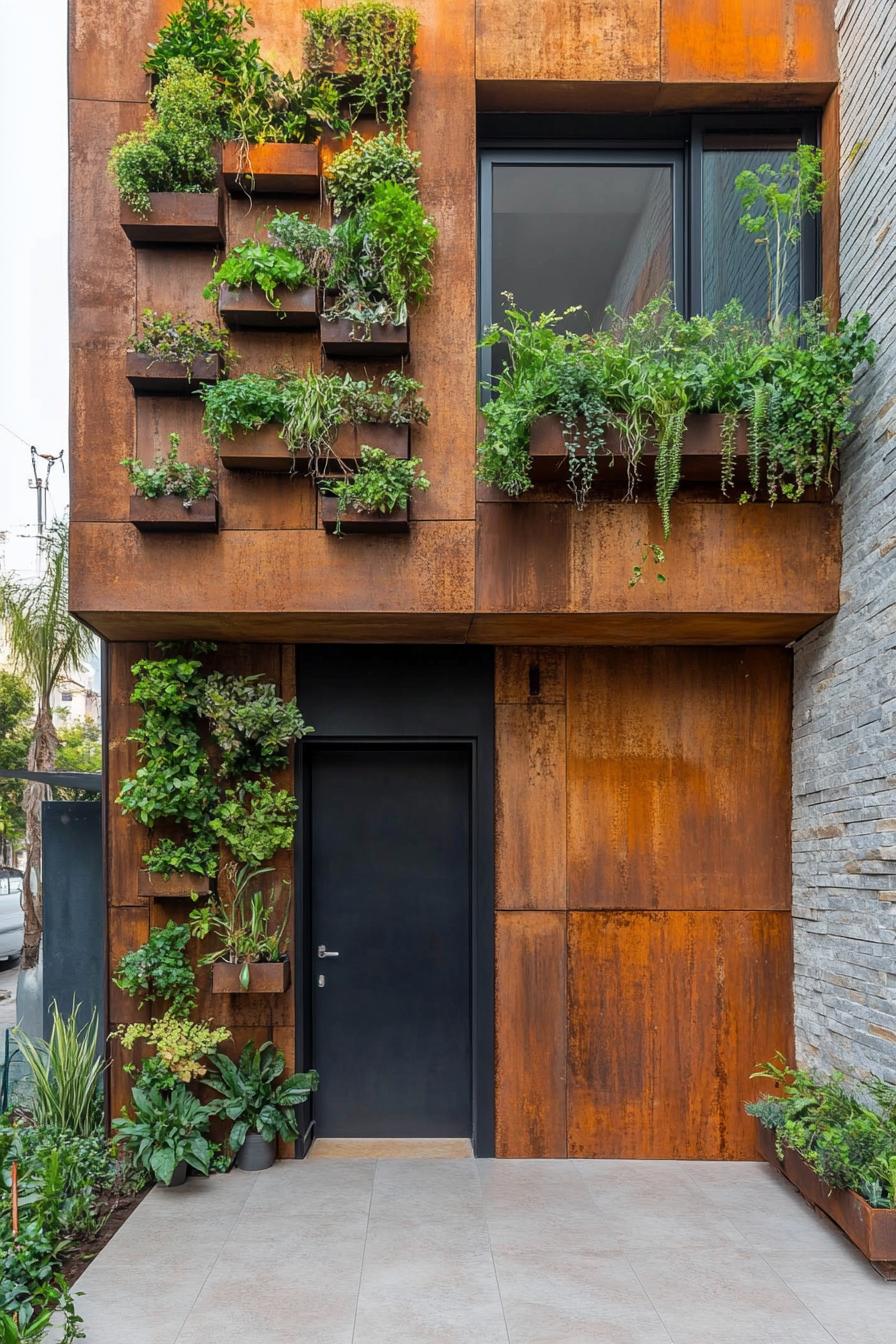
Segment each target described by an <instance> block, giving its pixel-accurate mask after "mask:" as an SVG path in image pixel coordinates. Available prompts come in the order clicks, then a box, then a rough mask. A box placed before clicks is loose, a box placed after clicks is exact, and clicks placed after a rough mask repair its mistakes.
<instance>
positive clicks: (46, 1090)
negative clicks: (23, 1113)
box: [13, 1002, 106, 1135]
mask: <svg viewBox="0 0 896 1344" xmlns="http://www.w3.org/2000/svg"><path fill="white" fill-rule="evenodd" d="M79 1009H80V1004H77V1003H73V1004H72V1010H71V1013H70V1014H69V1016H68V1017H63V1015H62V1013H61V1012H60V1011H59V1006H58V1004H56V1003H55V1002H54V1003H53V1004H52V1006H51V1016H52V1026H51V1028H50V1039H49V1040H48V1041H43V1040H34V1039H32V1038H31V1037H29V1036H27V1035H25V1033H24V1032H23V1031H22V1030H21V1028H18V1027H16V1028H15V1029H14V1032H13V1034H14V1036H15V1040H16V1044H17V1046H18V1048H19V1052H20V1054H21V1055H22V1058H23V1059H24V1061H25V1063H26V1064H27V1066H28V1068H29V1070H30V1072H31V1083H32V1088H33V1101H32V1110H33V1114H34V1118H35V1120H36V1121H37V1123H38V1124H39V1125H44V1126H47V1127H49V1128H53V1129H56V1130H67V1131H68V1132H69V1133H71V1134H80V1135H88V1134H91V1133H92V1132H93V1131H94V1130H95V1129H96V1127H97V1125H98V1124H99V1122H100V1119H101V1103H100V1097H99V1082H100V1079H101V1077H102V1075H103V1072H104V1070H105V1067H106V1065H105V1063H104V1062H103V1059H102V1057H101V1056H100V1055H99V1053H98V1048H97V1046H98V1032H99V1026H98V1023H97V1015H96V1009H94V1011H93V1013H92V1014H91V1016H90V1020H89V1021H88V1022H87V1024H86V1025H85V1026H83V1027H79V1026H78V1012H79Z"/></svg>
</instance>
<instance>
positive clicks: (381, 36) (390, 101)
mask: <svg viewBox="0 0 896 1344" xmlns="http://www.w3.org/2000/svg"><path fill="white" fill-rule="evenodd" d="M303 18H304V19H305V23H306V24H307V26H308V36H307V38H306V41H305V64H306V66H307V67H308V69H309V70H310V71H311V72H312V74H314V75H318V76H322V75H325V74H330V75H331V77H332V78H333V80H334V83H335V84H336V85H337V87H338V88H340V89H342V90H343V92H344V93H345V96H346V97H347V99H348V103H349V107H350V109H351V112H352V116H353V117H358V116H361V115H362V113H368V114H372V115H373V116H375V117H376V118H377V120H378V121H384V122H386V124H387V125H389V126H401V127H403V126H404V124H405V120H406V117H407V102H408V99H409V97H410V94H411V88H412V85H413V71H412V66H413V58H414V43H415V42H416V40H417V28H418V19H417V15H416V13H415V12H414V11H413V10H412V9H399V8H398V6H397V5H391V4H384V3H381V0H360V3H357V4H352V5H341V6H339V7H338V8H336V9H306V10H305V11H304V14H303Z"/></svg>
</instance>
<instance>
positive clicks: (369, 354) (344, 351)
mask: <svg viewBox="0 0 896 1344" xmlns="http://www.w3.org/2000/svg"><path fill="white" fill-rule="evenodd" d="M320 343H321V347H322V349H323V352H324V354H325V355H326V356H327V358H328V359H342V360H344V359H403V358H404V357H405V356H406V355H408V354H409V353H410V348H411V347H410V338H409V328H408V324H407V323H405V324H404V325H403V326H401V327H394V326H391V325H389V324H387V325H386V326H381V325H380V324H379V323H378V322H377V323H374V325H373V326H372V327H371V328H370V335H369V336H365V335H364V329H363V327H362V326H360V325H359V324H358V323H357V322H350V321H349V320H348V318H345V317H322V318H321V319H320Z"/></svg>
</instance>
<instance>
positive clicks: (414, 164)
mask: <svg viewBox="0 0 896 1344" xmlns="http://www.w3.org/2000/svg"><path fill="white" fill-rule="evenodd" d="M419 173H420V154H419V152H418V151H417V150H415V149H410V148H409V146H408V144H407V142H406V141H405V140H403V139H402V138H401V137H400V136H398V135H396V134H395V133H394V131H381V132H380V133H379V135H375V136H373V137H372V138H371V139H370V140H364V139H362V138H361V137H360V136H356V137H355V138H354V139H353V140H352V142H351V144H350V145H349V146H348V148H347V149H344V150H343V151H342V153H341V154H337V155H336V156H335V158H334V159H333V160H332V162H331V163H330V165H329V166H328V168H327V169H326V174H325V176H326V183H327V195H328V196H329V198H330V201H331V202H332V205H333V211H334V213H335V214H337V215H347V214H350V213H351V212H352V211H353V210H360V209H361V208H362V207H363V206H365V205H367V204H368V203H369V201H370V200H371V198H372V196H373V192H374V188H375V187H377V186H378V185H379V183H380V182H392V183H394V184H395V185H396V186H399V187H404V189H405V190H406V191H408V192H410V193H411V194H412V195H414V196H416V195H417V180H418V177H419Z"/></svg>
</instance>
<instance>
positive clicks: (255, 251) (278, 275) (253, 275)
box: [202, 238, 314, 308]
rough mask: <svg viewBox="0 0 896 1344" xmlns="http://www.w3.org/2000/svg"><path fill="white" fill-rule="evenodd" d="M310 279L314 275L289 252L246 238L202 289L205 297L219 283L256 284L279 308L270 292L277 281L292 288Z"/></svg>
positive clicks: (241, 286)
mask: <svg viewBox="0 0 896 1344" xmlns="http://www.w3.org/2000/svg"><path fill="white" fill-rule="evenodd" d="M313 282H314V277H313V276H312V275H311V274H310V272H309V271H308V268H307V267H306V266H305V265H304V264H303V262H301V261H300V260H299V258H298V257H297V256H296V255H295V254H294V253H293V252H290V251H289V250H288V249H287V248H285V247H275V246H274V245H273V244H271V243H262V242H259V241H258V240H257V239H255V238H247V239H246V240H245V241H244V242H242V243H238V244H237V246H236V247H234V248H233V249H232V250H231V251H230V252H228V254H227V256H226V257H225V258H224V260H223V261H222V263H221V265H220V266H219V267H218V268H217V270H216V271H215V273H214V275H213V276H212V279H211V280H210V282H209V283H208V284H207V285H206V287H205V289H204V290H203V291H202V292H203V294H204V295H205V297H206V298H207V299H217V297H218V295H219V294H220V292H221V286H222V285H229V286H230V288H231V289H253V288H254V287H255V286H256V285H257V286H258V288H259V289H260V290H261V292H262V294H264V296H265V298H266V299H267V301H268V303H269V304H271V306H272V307H273V308H281V307H282V304H281V302H280V300H279V298H277V297H276V296H275V292H274V291H275V290H276V289H277V287H278V286H279V285H282V286H283V288H284V289H288V290H296V289H299V288H300V286H302V285H309V284H313Z"/></svg>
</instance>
